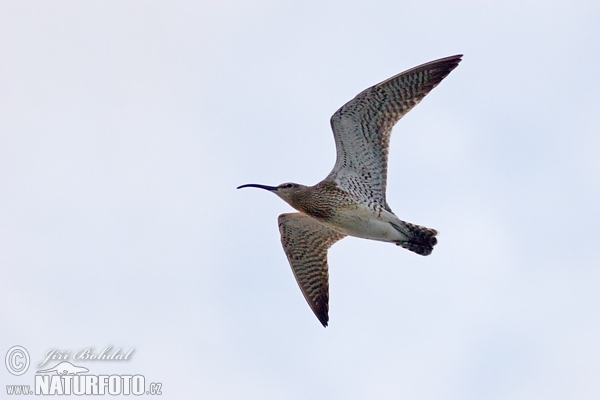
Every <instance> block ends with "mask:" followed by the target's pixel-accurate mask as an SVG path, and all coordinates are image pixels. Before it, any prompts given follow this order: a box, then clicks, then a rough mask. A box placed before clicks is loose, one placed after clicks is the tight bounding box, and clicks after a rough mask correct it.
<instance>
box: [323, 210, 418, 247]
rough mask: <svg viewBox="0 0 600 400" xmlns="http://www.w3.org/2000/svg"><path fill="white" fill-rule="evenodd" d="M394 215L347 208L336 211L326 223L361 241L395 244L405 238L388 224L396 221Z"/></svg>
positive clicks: (386, 212)
mask: <svg viewBox="0 0 600 400" xmlns="http://www.w3.org/2000/svg"><path fill="white" fill-rule="evenodd" d="M397 220H398V217H396V216H395V215H394V214H392V213H390V212H388V211H385V210H381V212H380V211H375V210H373V209H370V208H367V207H365V206H358V207H348V208H342V209H340V210H338V211H337V212H336V213H335V215H334V217H333V218H332V219H330V220H329V221H327V222H328V224H329V225H331V226H332V227H333V228H334V229H335V230H337V231H338V232H341V233H343V234H345V235H348V236H354V237H359V238H363V239H371V240H379V241H382V242H396V241H399V240H406V236H404V235H403V234H402V233H400V232H399V231H398V230H396V229H394V227H393V226H392V225H391V224H390V222H394V221H397Z"/></svg>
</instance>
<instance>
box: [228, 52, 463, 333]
mask: <svg viewBox="0 0 600 400" xmlns="http://www.w3.org/2000/svg"><path fill="white" fill-rule="evenodd" d="M461 57H462V55H456V56H451V57H446V58H442V59H439V60H435V61H431V62H429V63H426V64H423V65H420V66H418V67H415V68H412V69H409V70H407V71H405V72H402V73H400V74H398V75H395V76H393V77H391V78H389V79H387V80H385V81H383V82H381V83H379V84H377V85H375V86H372V87H370V88H368V89H366V90H364V91H363V92H361V93H359V94H358V95H357V96H356V97H355V98H354V99H352V100H350V101H349V102H348V103H346V104H344V105H343V106H342V107H341V108H340V109H339V110H337V111H336V112H335V114H333V116H332V117H331V128H332V130H333V136H334V138H335V145H336V149H337V158H336V162H335V165H334V167H333V169H332V171H331V172H330V173H329V175H327V177H326V178H325V179H324V180H323V181H321V182H319V183H318V184H316V185H314V186H304V185H299V184H296V183H284V184H281V185H279V186H265V185H257V184H249V185H242V186H239V187H238V188H242V187H258V188H262V189H267V190H270V191H272V192H273V193H275V194H277V195H278V196H279V197H281V198H282V199H283V200H284V201H286V202H287V203H288V204H290V205H291V206H292V207H294V208H295V209H296V210H298V211H300V212H299V213H290V214H282V215H280V216H279V230H280V233H281V243H282V245H283V248H284V251H285V253H286V256H287V258H288V261H289V263H290V265H291V267H292V271H293V272H294V276H295V277H296V281H297V282H298V285H299V286H300V289H301V290H302V293H303V294H304V297H305V298H306V300H307V302H308V303H309V305H310V307H311V309H312V310H313V312H314V313H315V315H316V316H317V318H318V319H319V321H321V323H322V324H323V326H327V322H328V319H329V316H328V299H329V295H328V266H327V250H328V249H329V247H331V246H332V245H333V244H334V243H335V242H337V241H338V240H340V239H342V238H344V237H345V236H347V235H349V236H355V237H360V238H366V239H372V240H379V241H384V242H391V243H395V244H396V245H398V246H402V247H403V248H405V249H408V250H410V251H413V252H415V253H417V254H420V255H429V254H430V253H431V252H432V250H433V246H434V245H435V244H436V243H437V239H436V237H435V236H436V235H437V231H436V230H434V229H430V228H425V227H422V226H419V225H414V224H411V223H408V222H405V221H402V220H400V219H399V218H398V217H397V216H396V215H395V214H394V213H393V212H392V210H391V209H390V207H389V205H388V204H387V201H386V184H387V160H388V149H389V141H390V135H391V132H392V128H393V127H394V125H395V124H396V122H398V120H400V118H402V117H403V116H404V115H405V114H406V113H407V112H409V111H410V110H411V109H412V108H413V107H414V106H415V105H417V104H418V103H419V102H420V101H421V100H422V99H423V98H424V97H425V95H427V93H429V92H430V91H431V90H432V89H433V88H434V87H436V86H437V85H438V84H439V83H440V82H441V81H442V79H444V78H445V77H446V76H447V75H448V74H449V73H450V72H451V71H452V70H453V69H454V68H456V67H457V66H458V63H459V62H460V60H461Z"/></svg>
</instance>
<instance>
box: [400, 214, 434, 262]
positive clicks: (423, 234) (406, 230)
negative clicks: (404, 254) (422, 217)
mask: <svg viewBox="0 0 600 400" xmlns="http://www.w3.org/2000/svg"><path fill="white" fill-rule="evenodd" d="M402 222H403V225H404V226H402V227H399V226H397V225H396V224H392V226H393V227H394V228H396V229H397V230H398V231H400V232H402V233H403V234H405V235H407V236H408V240H404V241H399V242H396V245H398V246H402V247H403V248H405V249H407V250H410V251H412V252H415V253H417V254H420V255H422V256H428V255H429V254H431V252H432V251H433V246H435V245H436V244H437V238H436V237H435V235H437V231H436V230H435V229H430V228H425V227H424V226H420V225H414V224H411V223H409V222H404V221H402Z"/></svg>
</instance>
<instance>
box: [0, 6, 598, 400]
mask: <svg viewBox="0 0 600 400" xmlns="http://www.w3.org/2000/svg"><path fill="white" fill-rule="evenodd" d="M599 4H600V3H598V2H592V1H590V2H552V1H548V2H545V3H544V4H543V5H542V4H541V3H540V2H530V1H508V2H503V3H502V5H500V2H496V3H494V4H492V3H491V2H489V3H486V4H483V3H482V2H474V1H463V2H454V4H452V5H450V2H426V1H423V2H416V1H415V2H391V1H369V2H362V3H358V2H347V1H338V2H327V3H326V4H325V2H302V5H300V2H296V3H291V2H276V1H252V2H249V1H231V2H223V1H200V2H185V1H170V2H157V1H145V2H132V1H86V2H74V1H53V2H32V1H2V2H0V38H1V40H0V187H1V189H0V268H1V271H2V278H1V279H0V299H1V302H0V304H1V305H0V319H1V321H2V326H3V329H2V330H1V332H0V352H1V353H2V357H4V354H5V353H6V351H7V350H8V349H9V348H10V347H11V346H14V345H21V346H24V347H26V348H27V350H28V351H29V353H30V355H31V357H32V360H31V361H32V364H35V363H37V362H39V361H41V359H42V358H43V354H44V353H45V352H46V351H48V350H49V349H52V348H58V349H62V350H72V351H76V350H78V349H81V348H85V347H90V346H91V347H94V348H95V349H96V350H98V351H100V350H101V349H102V348H103V347H105V346H106V345H113V346H114V347H115V348H116V347H120V348H123V349H129V348H131V347H134V348H135V353H134V355H133V357H132V359H131V360H130V361H128V362H121V363H118V362H112V363H110V362H95V363H94V362H85V363H84V362H80V363H75V364H76V365H83V366H85V367H87V368H89V369H90V373H94V374H99V373H111V374H118V373H123V374H137V373H139V374H143V375H144V376H145V377H146V381H147V382H151V381H154V382H162V383H163V393H164V394H163V398H191V397H189V396H192V395H195V396H199V397H198V398H207V399H261V400H265V399H284V398H285V399H306V398H314V399H326V398H329V399H333V398H337V399H364V398H373V399H374V398H378V399H398V398H406V399H442V398H443V399H477V400H480V399H503V400H505V399H567V398H568V399H597V398H598V393H600V261H599V257H598V252H597V250H598V241H599V239H600V212H599V207H598V204H600V156H599V154H600V135H599V128H598V127H599V126H600V112H599V109H600V79H599V77H598V74H599V73H598V65H600V57H599V54H600V40H599V38H600V23H599V21H600V5H599ZM457 53H462V54H464V59H463V62H462V63H461V64H460V65H459V67H458V68H457V69H456V70H454V71H453V72H452V73H451V74H450V75H449V76H448V77H447V78H446V79H445V80H444V81H443V82H442V83H441V84H440V85H439V86H438V87H437V88H436V89H435V90H434V91H433V92H432V93H431V94H430V95H429V96H428V97H427V98H426V99H425V100H424V101H423V102H422V103H421V104H420V105H419V106H417V107H416V108H415V109H414V110H413V111H412V112H411V113H410V114H409V115H408V116H407V117H405V118H404V119H403V120H402V121H400V123H399V124H398V125H397V126H396V128H395V130H394V134H393V136H392V142H391V150H390V165H389V181H388V202H389V203H390V206H391V207H392V209H393V210H394V211H395V212H396V214H397V215H398V216H399V217H400V218H402V219H405V220H407V221H410V222H413V223H417V224H421V225H425V226H429V227H432V228H436V229H438V230H439V231H440V236H439V245H438V246H437V247H436V250H435V251H434V252H433V254H432V255H431V256H430V257H420V256H417V255H415V254H413V253H410V252H408V251H405V250H403V249H400V248H398V247H396V246H393V245H389V244H384V243H379V242H372V241H366V240H359V239H354V238H347V239H344V240H342V241H341V242H339V243H338V244H336V245H335V246H334V247H333V248H332V249H331V251H330V253H329V264H330V296H331V302H330V326H329V327H328V328H327V329H323V328H322V327H321V326H320V324H319V322H318V321H317V319H316V318H315V317H314V315H313V314H312V312H311V310H310V308H309V307H308V305H307V304H306V302H305V300H304V298H303V297H302V294H301V292H300V290H299V289H298V287H297V285H296V282H295V280H294V278H293V275H292V273H291V270H290V267H289V266H288V263H287V260H286V258H285V255H284V253H283V250H282V249H281V246H280V242H279V232H278V229H277V216H278V215H279V214H280V213H282V212H288V211H290V208H289V207H288V206H287V205H286V204H285V203H284V202H282V201H281V200H279V199H278V198H277V197H276V196H273V195H272V194H269V193H267V192H264V191H259V190H252V189H246V190H244V191H241V190H240V191H237V190H236V189H235V187H236V186H238V185H240V184H243V183H263V184H270V185H275V184H279V183H281V182H286V181H295V182H300V183H305V184H314V183H316V182H318V181H320V180H321V179H322V178H324V177H325V176H326V174H327V173H328V172H329V171H330V169H331V167H332V166H333V163H334V158H335V150H334V144H333V137H332V134H331V131H330V128H329V118H330V116H331V114H333V112H335V110H336V109H337V108H339V107H340V106H341V105H342V104H344V103H345V102H346V101H348V100H350V99H351V98H352V97H354V96H355V95H356V94H357V93H358V92H360V91H361V90H363V89H365V88H367V87H368V86H371V85H373V84H375V83H377V82H379V81H381V80H384V79H386V78H388V77H390V76H392V75H394V74H396V73H398V72H401V71H403V70H405V69H408V68H411V67H413V66H416V65H418V64H421V63H424V62H427V61H431V60H434V59H436V58H441V57H445V56H449V55H453V54H457ZM32 369H33V370H35V367H34V366H32V367H30V371H29V372H27V373H26V374H25V375H23V376H21V377H13V376H12V375H9V374H8V372H7V371H6V369H5V368H4V367H2V368H0V382H2V383H3V384H4V383H10V384H33V374H34V373H33V372H32ZM0 389H1V390H2V391H4V390H5V389H4V388H0ZM186 396H187V397H186Z"/></svg>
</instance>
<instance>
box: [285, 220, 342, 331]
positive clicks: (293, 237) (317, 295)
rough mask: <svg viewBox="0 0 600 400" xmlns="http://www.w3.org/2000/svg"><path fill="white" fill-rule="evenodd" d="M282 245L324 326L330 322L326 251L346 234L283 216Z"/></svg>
mask: <svg viewBox="0 0 600 400" xmlns="http://www.w3.org/2000/svg"><path fill="white" fill-rule="evenodd" d="M278 222H279V232H280V233H281V244H282V245H283V250H284V251H285V255H286V256H287V258H288V261H289V262H290V266H291V267H292V271H293V272H294V277H295V278H296V282H298V286H300V290H302V294H304V298H305V299H306V301H307V302H308V305H309V306H310V308H311V309H312V310H313V312H314V313H315V315H316V316H317V318H318V319H319V321H321V323H322V324H323V326H327V321H328V320H329V274H328V267H327V250H328V249H329V248H330V247H331V246H332V245H333V244H334V243H335V242H337V241H338V240H340V239H342V238H344V237H345V235H343V234H341V233H338V232H336V231H334V230H333V229H331V228H329V227H327V226H325V225H323V224H322V223H320V222H318V221H317V220H316V219H314V218H312V217H309V216H308V215H305V214H301V213H290V214H281V215H280V216H279V219H278Z"/></svg>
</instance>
